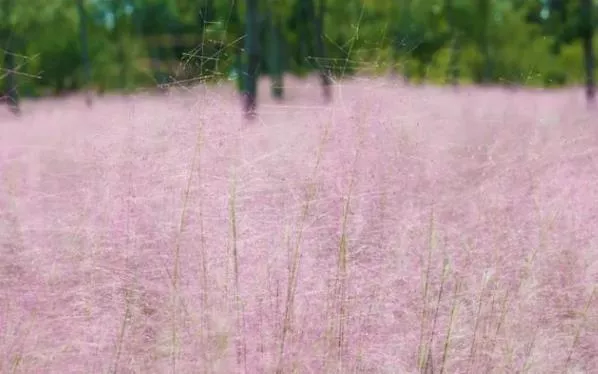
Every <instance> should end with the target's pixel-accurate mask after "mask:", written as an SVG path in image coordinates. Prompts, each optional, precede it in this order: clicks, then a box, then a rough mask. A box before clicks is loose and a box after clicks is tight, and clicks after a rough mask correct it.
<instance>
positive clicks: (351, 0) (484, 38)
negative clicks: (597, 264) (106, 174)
mask: <svg viewBox="0 0 598 374" xmlns="http://www.w3.org/2000/svg"><path fill="white" fill-rule="evenodd" d="M255 1H256V7H257V8H256V9H254V11H257V13H256V14H255V17H256V22H255V23H252V24H251V25H254V26H251V25H249V27H253V28H257V29H256V30H254V31H253V32H255V33H256V35H257V39H258V40H259V43H258V46H257V48H258V50H259V58H260V64H259V72H260V74H262V75H265V74H270V75H274V76H278V75H281V74H282V73H283V72H286V73H291V74H295V75H299V76H301V75H305V74H308V73H309V72H310V71H316V70H320V72H323V71H325V73H326V74H329V75H331V76H336V77H339V76H347V75H350V74H354V73H356V72H360V73H365V74H372V75H373V74H381V73H387V72H389V71H391V72H395V73H397V74H401V75H402V76H404V77H405V79H408V80H410V81H413V82H423V81H426V82H431V83H458V82H463V83H472V82H473V83H480V84H483V83H488V84H515V85H532V86H559V85H565V84H580V83H583V82H585V81H586V79H587V78H588V77H591V76H593V59H594V57H593V49H594V48H595V44H596V43H595V41H594V40H593V38H592V36H593V34H594V23H595V17H594V13H595V12H594V9H595V8H596V5H597V4H596V3H594V2H593V0H570V1H567V0H543V1H540V0H493V1H492V0H362V1H359V0H255ZM0 3H1V4H2V5H1V11H2V13H1V21H0V24H1V25H2V27H1V30H0V31H1V35H2V38H1V40H2V41H3V43H4V44H3V46H2V52H1V53H2V54H3V56H2V59H1V60H0V61H2V63H3V75H2V77H3V81H4V86H3V92H4V94H5V95H6V94H7V93H12V94H13V95H14V94H15V92H18V96H20V97H25V96H29V97H31V96H40V95H54V94H61V93H66V92H72V91H77V90H81V89H90V90H94V91H99V92H102V91H106V90H134V89H137V88H140V87H156V86H157V85H160V84H177V85H183V84H193V83H196V82H197V81H198V80H201V81H206V80H207V81H221V80H223V79H225V80H236V81H237V82H238V83H239V87H240V88H242V87H241V86H243V81H242V80H239V79H238V77H240V76H242V75H243V74H242V72H243V70H244V68H243V66H244V65H243V64H244V63H245V62H244V61H245V57H243V56H244V53H245V51H244V48H245V45H246V44H245V43H246V41H245V39H246V38H245V36H246V35H247V34H248V28H247V27H248V25H247V24H246V20H247V19H248V18H247V17H248V12H247V4H250V3H248V2H247V1H245V0H243V1H236V2H235V1H234V0H0ZM319 20H321V23H319V22H318V21H319ZM319 43H320V44H321V45H318V44H319ZM588 74H589V75H588ZM279 83H281V82H279ZM590 83H591V82H590ZM13 91H15V92H13ZM274 91H276V90H275V89H273V94H275V95H276V94H277V93H275V92H274ZM278 94H279V95H281V93H278Z"/></svg>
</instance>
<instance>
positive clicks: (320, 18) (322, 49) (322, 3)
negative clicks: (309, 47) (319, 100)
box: [316, 0, 332, 101]
mask: <svg viewBox="0 0 598 374" xmlns="http://www.w3.org/2000/svg"><path fill="white" fill-rule="evenodd" d="M318 4H319V6H318V14H317V15H316V54H317V55H318V66H319V69H320V82H321V84H322V93H323V95H324V99H325V100H326V101H330V100H331V99H332V90H331V84H332V80H331V78H330V69H329V68H328V66H329V65H328V62H327V61H326V46H325V44H324V16H325V15H326V0H319V3H318Z"/></svg>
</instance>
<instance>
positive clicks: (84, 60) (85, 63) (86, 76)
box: [77, 0, 92, 106]
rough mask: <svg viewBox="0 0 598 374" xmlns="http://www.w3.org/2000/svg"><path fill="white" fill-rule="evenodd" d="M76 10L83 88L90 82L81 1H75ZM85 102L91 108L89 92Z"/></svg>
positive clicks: (85, 13)
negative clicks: (82, 69) (77, 13)
mask: <svg viewBox="0 0 598 374" xmlns="http://www.w3.org/2000/svg"><path fill="white" fill-rule="evenodd" d="M77 10H78V12H79V32H80V42H81V63H82V64H83V68H84V70H85V71H84V78H83V87H85V88H87V89H89V87H87V86H88V85H89V84H90V82H91V62H90V61H89V44H88V42H87V12H86V11H85V6H84V4H83V0H77ZM85 102H86V103H87V105H88V106H91V104H92V100H91V94H90V92H89V91H87V92H86V95H85Z"/></svg>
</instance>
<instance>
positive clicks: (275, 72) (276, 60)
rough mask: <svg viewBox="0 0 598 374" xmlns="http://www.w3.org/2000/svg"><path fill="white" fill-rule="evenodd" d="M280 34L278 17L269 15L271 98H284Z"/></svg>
mask: <svg viewBox="0 0 598 374" xmlns="http://www.w3.org/2000/svg"><path fill="white" fill-rule="evenodd" d="M282 59H283V51H282V32H281V26H280V20H279V18H278V15H276V14H272V13H270V76H271V79H272V82H271V86H270V88H271V93H272V97H273V98H275V99H278V100H281V99H282V98H283V97H284V79H283V66H282Z"/></svg>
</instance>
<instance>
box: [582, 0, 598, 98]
mask: <svg viewBox="0 0 598 374" xmlns="http://www.w3.org/2000/svg"><path fill="white" fill-rule="evenodd" d="M581 12H582V22H583V26H582V27H583V31H582V44H583V55H584V64H585V70H586V99H587V100H588V101H589V102H590V101H593V100H594V96H595V93H596V91H595V87H594V48H593V45H592V44H593V39H594V23H593V14H592V1H591V0H582V2H581Z"/></svg>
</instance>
